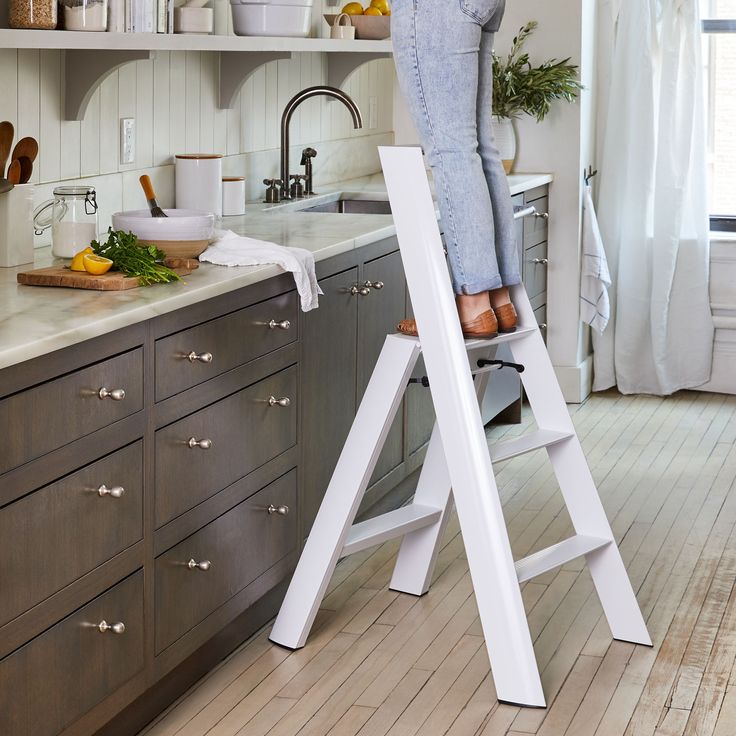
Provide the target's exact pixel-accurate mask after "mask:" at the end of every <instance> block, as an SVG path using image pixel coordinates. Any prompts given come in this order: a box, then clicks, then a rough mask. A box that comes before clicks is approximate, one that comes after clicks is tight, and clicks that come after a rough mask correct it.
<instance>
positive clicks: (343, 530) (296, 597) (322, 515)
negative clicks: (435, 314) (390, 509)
mask: <svg viewBox="0 0 736 736" xmlns="http://www.w3.org/2000/svg"><path fill="white" fill-rule="evenodd" d="M419 353H420V349H419V345H418V344H417V342H416V340H412V339H408V338H406V337H401V336H398V335H389V336H388V337H387V338H386V341H385V342H384V345H383V349H382V350H381V354H380V355H379V357H378V362H377V363H376V367H375V368H374V370H373V374H372V376H371V379H370V381H369V382H368V386H367V387H366V390H365V393H364V395H363V399H362V401H361V402H360V406H359V407H358V412H357V414H356V416H355V420H354V422H353V425H352V427H351V429H350V433H349V434H348V437H347V440H346V441H345V445H344V447H343V449H342V452H341V453H340V457H339V459H338V461H337V465H336V466H335V470H334V472H333V474H332V478H331V479H330V483H329V485H328V487H327V491H326V492H325V496H324V498H323V500H322V504H321V505H320V508H319V511H318V512H317V516H316V518H315V520H314V524H313V525H312V530H311V532H310V534H309V538H308V539H307V543H306V545H305V547H304V550H303V551H302V554H301V557H300V558H299V563H298V564H297V567H296V571H295V572H294V576H293V577H292V579H291V583H290V584H289V589H288V590H287V593H286V597H285V598H284V601H283V603H282V605H281V609H280V610H279V613H278V616H277V617H276V621H275V623H274V626H273V629H272V630H271V634H270V636H269V638H270V639H271V641H273V642H275V643H276V644H281V645H282V646H285V647H288V648H290V649H298V648H300V647H303V646H304V644H305V642H306V640H307V637H308V636H309V632H310V630H311V628H312V624H313V623H314V619H315V616H316V615H317V611H318V609H319V606H320V604H321V603H322V599H323V598H324V595H325V591H326V590H327V586H328V584H329V582H330V578H331V577H332V574H333V572H334V570H335V565H336V564H337V561H338V560H339V559H340V557H341V555H342V552H343V548H344V546H345V541H346V538H347V535H348V532H349V531H350V528H351V526H352V524H353V520H354V519H355V515H356V514H357V512H358V507H359V506H360V502H361V501H362V499H363V494H364V493H365V490H366V488H367V487H368V483H369V481H370V478H371V475H372V474H373V471H374V469H375V467H376V463H377V461H378V457H379V455H380V453H381V450H382V448H383V445H384V443H385V441H386V437H387V435H388V432H389V430H390V428H391V424H392V422H393V419H394V417H395V415H396V412H397V411H398V408H399V406H401V402H402V399H403V397H404V391H405V389H406V384H407V381H408V380H409V377H410V376H411V373H412V371H413V370H414V365H415V364H416V362H417V359H418V358H419Z"/></svg>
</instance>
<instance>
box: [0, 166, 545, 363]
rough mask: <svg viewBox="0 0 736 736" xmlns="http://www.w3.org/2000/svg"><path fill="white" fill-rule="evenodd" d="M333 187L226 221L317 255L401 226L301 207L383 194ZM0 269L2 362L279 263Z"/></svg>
mask: <svg viewBox="0 0 736 736" xmlns="http://www.w3.org/2000/svg"><path fill="white" fill-rule="evenodd" d="M551 180H552V177H551V176H550V175H548V174H513V175H511V176H510V177H509V184H510V187H511V192H512V194H518V193H520V192H523V191H526V190H529V189H532V188H534V187H538V186H542V185H544V184H547V183H549V182H550V181H551ZM326 189H329V190H330V193H332V197H330V194H329V193H326V194H324V195H319V196H316V197H312V198H309V199H308V200H301V201H299V202H289V203H285V204H284V203H282V204H279V205H263V204H261V203H252V204H249V205H248V206H247V209H246V214H245V215H244V216H242V217H228V218H225V220H224V227H227V228H228V229H231V230H234V231H235V232H237V233H240V234H243V235H248V236H250V237H254V238H259V239H262V240H268V241H272V242H275V243H279V244H281V245H285V246H292V247H300V248H306V249H307V250H310V251H312V253H314V257H315V260H317V261H321V260H324V259H325V258H329V257H331V256H335V255H338V254H340V253H344V252H346V251H349V250H352V249H354V248H360V247H362V246H365V245H369V244H370V243H375V242H377V241H379V240H383V239H385V238H388V237H391V236H392V235H394V234H395V228H394V225H393V220H392V218H391V216H390V215H363V214H341V215H335V214H328V213H304V212H301V211H300V210H301V209H303V208H305V207H309V206H312V205H314V204H317V203H318V202H319V201H320V200H321V199H327V200H329V199H331V198H334V193H335V192H351V193H352V192H354V193H360V194H363V195H366V194H375V195H379V196H382V198H385V196H386V187H385V184H384V181H383V175H382V174H380V173H379V174H375V175H373V176H370V177H363V178H361V179H356V180H351V181H346V182H340V183H337V184H335V185H331V186H328V187H326ZM53 263H54V259H53V257H52V255H51V252H50V248H41V249H39V250H38V251H36V261H35V264H34V267H35V268H41V267H43V266H49V265H52V264H53ZM29 268H30V267H29V266H22V267H18V268H4V269H0V368H5V367H7V366H10V365H14V364H17V363H21V362H23V361H26V360H30V359H31V358H36V357H38V356H41V355H45V354H47V353H50V352H53V351H55V350H60V349H61V348H65V347H69V346H70V345H74V344H76V343H79V342H82V341H84V340H88V339H90V338H93V337H97V336H99V335H103V334H107V333H109V332H112V331H113V330H118V329H121V328H123V327H126V326H128V325H131V324H135V323H137V322H142V321H144V320H147V319H150V318H152V317H156V316H157V315H160V314H166V313H168V312H172V311H174V310H176V309H180V308H182V307H186V306H188V305H191V304H195V303H197V302H201V301H204V300H206V299H210V298H212V297H215V296H218V295H220V294H224V293H226V292H229V291H234V290H236V289H240V288H242V287H244V286H248V285H250V284H253V283H256V282H259V281H263V280H265V279H268V278H271V277H273V276H275V275H277V274H279V273H282V270H281V268H280V267H278V266H272V265H269V266H251V267H237V268H225V267H222V266H213V265H210V264H202V265H201V266H200V267H199V269H197V271H195V272H194V273H192V274H191V275H190V276H187V277H186V279H185V283H177V284H166V285H159V286H152V287H144V288H139V289H131V290H129V291H121V292H96V291H84V290H78V289H63V288H55V287H32V286H21V285H19V284H17V282H16V274H17V273H18V272H19V271H24V270H29Z"/></svg>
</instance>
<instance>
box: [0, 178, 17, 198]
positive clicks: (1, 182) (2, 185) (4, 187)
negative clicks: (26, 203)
mask: <svg viewBox="0 0 736 736" xmlns="http://www.w3.org/2000/svg"><path fill="white" fill-rule="evenodd" d="M14 186H15V184H13V182H10V181H8V180H7V179H3V178H0V194H5V192H9V191H10V190H11V189H12V188H13V187H14Z"/></svg>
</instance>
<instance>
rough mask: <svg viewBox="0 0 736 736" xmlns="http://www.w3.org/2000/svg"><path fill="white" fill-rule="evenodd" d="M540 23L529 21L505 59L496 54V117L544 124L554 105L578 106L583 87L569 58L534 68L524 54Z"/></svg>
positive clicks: (494, 83)
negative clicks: (559, 102)
mask: <svg viewBox="0 0 736 736" xmlns="http://www.w3.org/2000/svg"><path fill="white" fill-rule="evenodd" d="M537 25H538V23H537V22H536V21H534V20H533V21H529V23H527V24H526V25H525V26H522V27H521V28H520V29H519V33H518V35H517V36H516V37H515V38H514V40H513V42H512V45H511V51H510V52H509V54H508V56H507V57H506V58H505V59H502V58H501V57H499V56H498V55H497V54H495V53H494V54H493V114H494V115H497V116H498V117H501V118H515V117H519V115H521V114H527V115H532V116H533V117H535V118H536V119H537V122H541V121H542V120H544V118H545V117H546V116H547V114H548V113H549V111H550V107H551V104H552V102H554V101H555V100H566V101H567V102H574V101H575V99H576V98H577V96H578V93H579V92H580V90H581V89H583V85H582V84H581V83H580V82H579V81H578V78H577V77H578V67H577V66H576V65H575V64H571V63H570V59H569V57H568V58H567V59H563V60H562V61H558V60H557V59H550V60H549V61H546V62H544V63H543V64H540V65H539V66H532V64H531V62H530V61H529V54H527V53H525V52H524V43H525V42H526V39H527V38H528V37H529V36H530V35H531V34H532V33H533V32H534V31H535V30H536V28H537Z"/></svg>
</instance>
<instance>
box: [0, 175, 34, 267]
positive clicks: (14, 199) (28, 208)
mask: <svg viewBox="0 0 736 736" xmlns="http://www.w3.org/2000/svg"><path fill="white" fill-rule="evenodd" d="M33 193H34V186H33V184H16V186H15V188H14V189H11V190H10V191H9V192H5V193H4V194H0V267H3V268H8V267H10V266H24V265H25V264H27V263H33Z"/></svg>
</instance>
